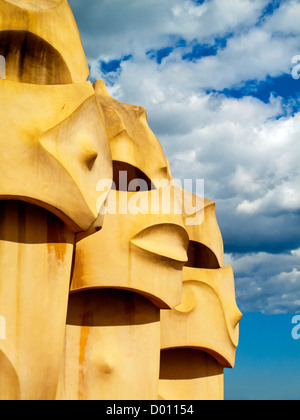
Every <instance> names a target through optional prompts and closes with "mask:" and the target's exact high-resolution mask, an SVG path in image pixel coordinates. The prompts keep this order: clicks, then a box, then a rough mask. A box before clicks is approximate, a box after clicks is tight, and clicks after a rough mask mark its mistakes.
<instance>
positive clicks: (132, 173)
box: [113, 161, 155, 192]
mask: <svg viewBox="0 0 300 420" xmlns="http://www.w3.org/2000/svg"><path fill="white" fill-rule="evenodd" d="M113 180H114V185H113V189H116V190H117V191H127V192H137V191H151V190H155V186H154V185H153V183H152V182H151V180H150V179H149V178H148V176H147V175H145V174H144V172H143V171H141V170H140V169H138V168H136V167H135V166H133V165H130V164H129V163H126V162H120V161H114V162H113Z"/></svg>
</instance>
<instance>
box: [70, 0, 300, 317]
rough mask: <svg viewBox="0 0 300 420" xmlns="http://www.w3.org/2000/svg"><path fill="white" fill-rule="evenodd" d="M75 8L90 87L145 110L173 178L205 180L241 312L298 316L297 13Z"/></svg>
mask: <svg viewBox="0 0 300 420" xmlns="http://www.w3.org/2000/svg"><path fill="white" fill-rule="evenodd" d="M69 3H70V5H71V7H72V9H73V11H74V14H75V17H76V19H77V21H78V25H79V28H80V32H81V35H82V39H83V45H84V48H85V50H86V53H87V57H88V61H89V65H90V69H91V79H92V80H93V79H96V78H103V79H104V80H105V81H106V83H107V85H108V89H109V91H110V93H111V94H112V96H114V97H115V98H116V99H118V100H120V101H123V102H126V103H133V104H137V105H142V106H145V107H146V109H147V112H148V120H149V124H150V126H151V127H152V129H153V131H154V132H155V134H156V135H157V137H158V138H159V140H160V141H161V143H162V145H163V147H164V150H165V153H166V155H167V157H168V159H169V160H170V163H171V167H172V171H173V175H174V177H176V178H181V179H186V178H188V179H191V178H193V179H197V178H203V179H204V180H205V190H206V196H207V198H209V199H212V200H215V201H216V204H217V216H218V220H219V223H220V226H221V230H222V234H223V237H224V242H225V249H226V252H227V253H228V258H229V260H230V261H232V263H233V265H234V269H235V272H236V281H237V296H238V301H240V303H241V306H242V309H243V310H244V311H257V310H259V311H264V312H266V313H280V312H288V311H292V312H294V311H298V310H299V301H300V296H299V292H298V288H299V290H300V284H299V272H300V266H299V263H298V261H299V259H300V258H299V257H300V255H299V247H300V192H299V191H300V190H299V185H300V169H299V160H300V147H299V141H300V140H299V139H300V112H299V110H300V102H299V98H300V80H294V79H293V78H292V75H291V72H292V58H293V57H294V56H296V55H299V54H300V42H299V41H300V26H299V20H300V5H299V2H298V1H296V0H276V1H269V0H207V1H203V2H196V1H194V0H163V1H159V0H148V1H134V0H126V2H124V0H109V1H107V0H89V2H88V4H86V2H83V1H82V0H69ZM199 3H202V4H199ZM280 78H281V79H280ZM282 78H283V79H282ZM278 80H281V82H282V83H288V84H289V93H287V92H285V89H284V86H285V85H283V88H282V89H281V92H283V93H280V94H279V93H278V92H277V91H276V87H277V83H278ZM259 89H262V90H263V89H265V93H264V95H263V98H262V97H260V96H259V95H256V93H257V91H258V90H259ZM296 92H298V94H297V93H296Z"/></svg>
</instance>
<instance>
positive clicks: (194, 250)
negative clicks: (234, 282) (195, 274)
mask: <svg viewBox="0 0 300 420" xmlns="http://www.w3.org/2000/svg"><path fill="white" fill-rule="evenodd" d="M187 253H188V262H187V263H186V265H185V266H186V267H192V268H202V269H212V270H215V269H218V268H220V264H219V262H218V259H217V257H216V255H215V254H214V253H213V251H212V250H211V249H209V248H208V247H207V246H205V245H203V244H201V243H199V242H194V241H190V242H189V247H188V252H187Z"/></svg>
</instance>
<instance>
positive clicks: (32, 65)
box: [0, 31, 72, 85]
mask: <svg viewBox="0 0 300 420" xmlns="http://www.w3.org/2000/svg"><path fill="white" fill-rule="evenodd" d="M0 55H1V56H3V57H4V58H5V65H6V68H5V78H6V79H7V80H11V81H13V82H21V83H31V84H37V85H60V84H69V83H72V77H71V74H70V71H69V69H68V66H67V64H66V62H65V61H64V59H63V58H62V56H61V55H60V53H59V52H58V51H57V50H56V49H55V48H54V47H53V46H52V45H51V44H49V43H48V42H47V41H45V40H43V39H42V38H40V37H39V36H37V35H35V34H33V33H31V32H28V31H2V32H0Z"/></svg>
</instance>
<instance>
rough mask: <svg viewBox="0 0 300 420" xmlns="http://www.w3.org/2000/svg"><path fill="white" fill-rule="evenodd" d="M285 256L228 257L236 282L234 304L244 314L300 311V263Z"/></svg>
mask: <svg viewBox="0 0 300 420" xmlns="http://www.w3.org/2000/svg"><path fill="white" fill-rule="evenodd" d="M298 252H299V250H298V251H294V252H291V253H288V254H281V255H276V254H267V253H262V252H261V253H253V254H246V255H243V256H238V255H227V256H226V261H227V263H230V264H232V265H233V268H234V271H235V278H236V289H237V300H238V303H239V306H240V308H241V309H242V310H243V311H245V312H262V313H265V314H280V313H295V312H299V311H300V306H299V302H300V260H299V255H295V253H298Z"/></svg>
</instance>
